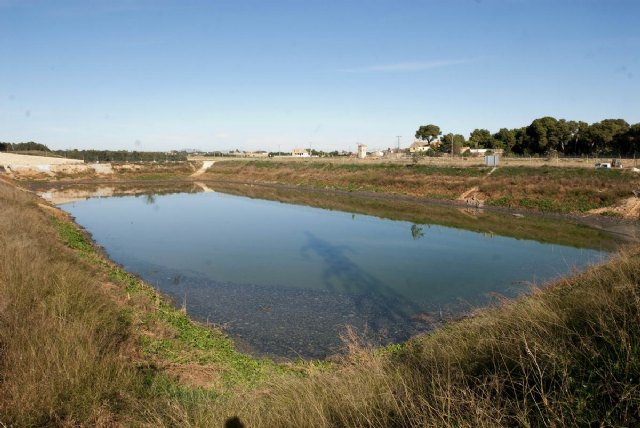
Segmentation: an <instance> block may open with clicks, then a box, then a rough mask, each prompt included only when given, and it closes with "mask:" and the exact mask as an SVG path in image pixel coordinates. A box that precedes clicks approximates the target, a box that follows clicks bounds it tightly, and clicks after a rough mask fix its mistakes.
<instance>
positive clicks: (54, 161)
mask: <svg viewBox="0 0 640 428" xmlns="http://www.w3.org/2000/svg"><path fill="white" fill-rule="evenodd" d="M72 164H84V162H83V161H81V160H78V159H66V158H50V157H45V156H28V155H14V154H12V153H0V165H9V166H11V165H16V166H36V167H37V166H38V165H72Z"/></svg>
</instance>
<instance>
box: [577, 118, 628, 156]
mask: <svg viewBox="0 0 640 428" xmlns="http://www.w3.org/2000/svg"><path fill="white" fill-rule="evenodd" d="M627 131H629V124H628V123H627V122H626V121H625V120H623V119H604V120H602V121H600V122H597V123H594V124H592V125H591V126H589V129H588V130H587V133H586V139H587V141H588V144H589V146H590V148H591V152H596V153H613V152H614V151H615V152H618V153H619V150H616V149H617V148H616V147H614V146H613V142H614V141H615V140H616V138H617V137H619V136H622V135H623V134H625V133H626V132H627Z"/></svg>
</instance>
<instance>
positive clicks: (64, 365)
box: [0, 183, 140, 426]
mask: <svg viewBox="0 0 640 428" xmlns="http://www.w3.org/2000/svg"><path fill="white" fill-rule="evenodd" d="M0 218H2V222H0V305H1V306H2V308H1V310H0V355H1V358H0V376H1V377H0V389H1V390H2V394H0V421H2V422H4V423H6V424H15V425H17V426H27V425H51V424H56V425H69V426H71V425H77V424H80V423H83V424H90V425H104V424H108V423H111V422H113V421H115V420H117V419H118V414H120V413H121V410H122V408H123V407H126V406H127V403H128V402H129V397H127V394H128V393H130V392H131V391H135V389H136V387H137V386H136V385H137V384H139V382H140V379H139V378H138V377H137V375H136V373H135V371H134V370H133V367H132V366H131V364H129V363H128V361H127V359H126V358H125V357H124V355H126V353H127V352H126V349H127V348H128V347H129V346H130V344H129V343H128V338H129V331H128V326H127V322H126V320H125V319H124V318H123V316H122V312H121V311H119V310H118V309H117V307H116V305H115V304H114V303H112V302H111V300H109V299H108V298H107V297H106V296H105V294H104V292H103V291H102V288H101V286H100V284H99V283H98V281H96V280H94V279H92V275H91V274H90V272H89V269H88V267H87V266H84V265H83V263H81V262H80V263H79V261H78V259H77V257H74V254H72V253H71V250H69V249H68V248H66V247H64V246H63V245H62V244H61V243H60V240H59V237H58V236H57V234H56V233H55V230H54V229H53V228H52V227H51V225H50V221H49V219H48V218H47V215H46V214H45V213H43V212H42V211H40V210H38V209H36V203H35V202H34V198H33V197H32V196H31V195H28V194H25V193H23V192H21V191H19V190H17V189H15V188H13V187H10V186H7V185H4V184H2V183H0Z"/></svg>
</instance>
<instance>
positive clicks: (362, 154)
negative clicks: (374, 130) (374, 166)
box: [358, 144, 367, 159]
mask: <svg viewBox="0 0 640 428" xmlns="http://www.w3.org/2000/svg"><path fill="white" fill-rule="evenodd" d="M366 157H367V146H366V145H364V144H358V159H364V158H366Z"/></svg>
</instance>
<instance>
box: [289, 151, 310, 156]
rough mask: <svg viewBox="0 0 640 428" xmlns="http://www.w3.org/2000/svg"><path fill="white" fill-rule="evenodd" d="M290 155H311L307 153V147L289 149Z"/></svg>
mask: <svg viewBox="0 0 640 428" xmlns="http://www.w3.org/2000/svg"><path fill="white" fill-rule="evenodd" d="M291 156H293V157H294V158H308V157H310V156H311V155H309V152H308V151H307V149H293V150H291Z"/></svg>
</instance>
